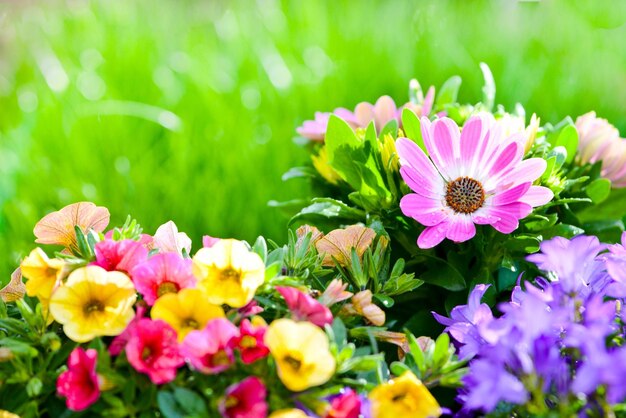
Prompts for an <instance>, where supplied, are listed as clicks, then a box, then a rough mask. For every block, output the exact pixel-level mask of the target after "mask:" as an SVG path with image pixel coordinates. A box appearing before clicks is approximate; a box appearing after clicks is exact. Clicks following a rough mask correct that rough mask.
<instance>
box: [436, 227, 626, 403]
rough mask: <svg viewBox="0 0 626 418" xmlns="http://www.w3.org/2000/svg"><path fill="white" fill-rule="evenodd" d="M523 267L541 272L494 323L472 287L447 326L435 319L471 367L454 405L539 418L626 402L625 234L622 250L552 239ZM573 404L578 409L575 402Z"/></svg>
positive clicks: (591, 241) (581, 239)
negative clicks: (550, 413) (507, 410)
mask: <svg viewBox="0 0 626 418" xmlns="http://www.w3.org/2000/svg"><path fill="white" fill-rule="evenodd" d="M540 248H541V252H540V253H537V254H533V255H531V256H529V257H528V260H529V261H531V262H533V263H535V264H536V265H537V267H538V268H539V269H540V270H542V271H543V272H544V273H545V274H544V276H545V277H538V278H536V279H535V281H534V284H531V283H530V282H526V283H524V285H523V286H522V285H521V284H518V286H516V287H515V289H514V290H513V294H512V297H511V301H510V302H507V303H503V304H501V305H500V306H499V310H500V311H501V312H502V315H501V316H499V317H494V316H493V315H492V313H491V310H490V309H489V307H488V306H487V305H486V304H484V303H481V299H482V297H483V295H484V293H485V292H486V291H487V289H488V286H487V285H478V286H476V287H475V288H474V289H473V291H472V292H471V294H470V296H469V301H468V304H467V305H461V306H457V307H455V308H454V309H453V310H452V312H451V314H450V318H447V317H443V316H441V315H438V314H434V315H435V318H436V319H437V320H438V321H439V322H440V323H441V324H443V325H445V326H446V331H447V332H448V333H449V334H450V335H451V336H452V337H453V338H454V339H455V340H456V342H457V344H459V355H460V357H462V358H465V359H470V363H469V369H470V370H469V373H468V374H467V376H466V377H465V378H464V380H463V388H462V389H461V390H460V393H459V397H458V399H459V401H460V402H461V404H462V405H463V412H464V413H468V412H471V411H481V412H485V413H489V412H492V411H494V410H496V408H499V407H503V406H505V404H509V405H508V408H511V407H512V408H514V409H518V410H519V411H526V412H529V413H536V414H541V413H542V412H546V411H548V410H553V409H558V410H559V411H560V412H562V413H567V414H568V415H569V414H575V413H577V412H583V411H580V410H579V409H580V408H581V406H580V405H583V404H585V405H586V406H585V408H587V409H597V411H596V413H600V414H601V415H602V414H603V412H606V409H607V408H609V409H610V405H613V404H615V403H618V402H621V401H624V399H626V379H624V378H623V376H624V375H626V347H623V348H622V347H620V346H621V345H622V344H621V342H622V341H623V340H624V328H623V323H624V319H625V318H623V317H622V315H621V306H622V305H623V302H624V300H623V298H624V297H626V233H624V234H623V235H622V243H621V244H615V245H604V244H601V243H600V242H599V240H598V238H596V237H593V236H584V235H581V236H577V237H575V238H573V239H571V240H568V239H565V238H562V237H556V238H553V239H551V240H549V241H544V242H543V243H542V244H541V247H540ZM581 399H584V400H586V402H580V401H581Z"/></svg>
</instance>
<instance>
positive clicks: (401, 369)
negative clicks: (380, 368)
mask: <svg viewBox="0 0 626 418" xmlns="http://www.w3.org/2000/svg"><path fill="white" fill-rule="evenodd" d="M389 369H390V370H391V373H393V374H394V375H395V376H402V375H403V374H404V373H406V372H410V371H412V370H411V368H410V367H409V366H407V365H406V364H404V363H402V362H400V361H394V362H393V363H391V365H390V366H389Z"/></svg>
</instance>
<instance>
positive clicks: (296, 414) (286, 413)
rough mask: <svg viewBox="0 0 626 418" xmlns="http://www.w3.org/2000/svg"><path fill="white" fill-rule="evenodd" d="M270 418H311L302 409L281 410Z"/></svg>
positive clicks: (273, 413)
mask: <svg viewBox="0 0 626 418" xmlns="http://www.w3.org/2000/svg"><path fill="white" fill-rule="evenodd" d="M268 418H309V416H308V415H307V414H306V412H304V411H303V410H302V409H296V408H291V409H281V410H279V411H274V412H272V413H271V414H270V416H269V417H268Z"/></svg>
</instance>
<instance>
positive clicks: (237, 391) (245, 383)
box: [218, 376, 268, 418]
mask: <svg viewBox="0 0 626 418" xmlns="http://www.w3.org/2000/svg"><path fill="white" fill-rule="evenodd" d="M266 396H267V389H266V388H265V385H264V384H263V382H262V381H261V379H259V378H258V377H256V376H250V377H247V378H245V379H243V380H242V381H241V382H239V383H236V384H234V385H230V386H229V387H228V388H226V393H224V397H223V398H222V399H221V400H220V403H219V405H218V409H219V411H220V414H221V415H222V416H223V417H224V418H265V417H267V410H268V406H267V401H266V400H265V398H266Z"/></svg>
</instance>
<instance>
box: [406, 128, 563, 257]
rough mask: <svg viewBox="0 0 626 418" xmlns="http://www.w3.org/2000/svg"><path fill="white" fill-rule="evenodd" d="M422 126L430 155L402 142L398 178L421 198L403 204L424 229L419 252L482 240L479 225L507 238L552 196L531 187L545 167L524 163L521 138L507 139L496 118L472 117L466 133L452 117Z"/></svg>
mask: <svg viewBox="0 0 626 418" xmlns="http://www.w3.org/2000/svg"><path fill="white" fill-rule="evenodd" d="M421 123H422V136H423V138H424V144H425V146H426V149H427V150H428V155H429V156H426V154H424V152H423V151H422V150H421V148H419V147H418V146H417V145H416V144H415V143H414V142H413V141H411V140H409V139H406V138H400V139H398V141H397V142H396V148H397V150H398V155H399V157H400V164H401V166H402V167H401V169H400V174H401V175H402V178H403V179H404V181H405V182H406V183H407V184H408V186H409V187H410V188H411V189H412V190H413V191H414V192H415V193H410V194H408V195H406V196H404V197H403V198H402V200H401V202H400V208H401V209H402V212H403V213H404V214H405V215H407V216H410V217H412V218H414V219H415V220H416V221H418V222H419V223H421V224H422V225H425V226H426V229H425V230H424V231H423V232H422V233H421V234H420V236H419V238H418V240H417V245H418V246H419V247H420V248H432V247H434V246H436V245H437V244H439V243H440V242H441V241H443V239H444V238H448V239H449V240H452V241H455V242H464V241H467V240H469V239H471V238H472V237H474V235H475V234H476V227H475V226H474V225H475V224H478V225H491V226H493V227H494V228H495V229H496V230H498V231H500V232H502V233H504V234H509V233H511V232H513V231H514V230H515V229H517V227H518V225H519V220H520V219H522V218H524V217H526V216H528V215H529V214H530V213H531V212H532V210H533V207H536V206H541V205H544V204H546V203H548V202H549V201H550V200H551V199H552V197H553V196H554V195H553V193H552V191H550V189H548V188H546V187H541V186H533V185H532V182H533V181H534V180H536V179H537V178H538V177H539V176H541V174H542V173H543V172H544V171H545V169H546V162H545V160H543V159H541V158H531V159H528V160H525V161H522V158H523V153H524V145H523V144H522V143H521V137H519V136H515V135H514V136H511V137H508V138H502V135H501V128H500V127H499V126H496V125H495V121H494V119H493V117H491V116H488V117H487V116H474V117H472V118H470V119H469V120H468V121H467V122H466V123H465V125H464V127H463V132H462V133H460V132H459V127H458V126H457V125H456V123H455V122H454V121H453V120H452V119H449V118H442V119H438V120H436V121H434V122H432V123H431V122H430V121H429V120H428V118H422V119H421ZM518 140H519V141H518Z"/></svg>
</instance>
